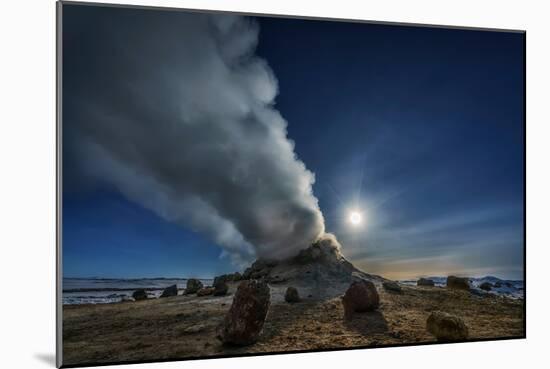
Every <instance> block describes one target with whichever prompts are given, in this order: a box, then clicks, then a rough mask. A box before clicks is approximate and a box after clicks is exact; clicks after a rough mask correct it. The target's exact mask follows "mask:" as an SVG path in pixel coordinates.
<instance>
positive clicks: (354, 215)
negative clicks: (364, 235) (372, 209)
mask: <svg viewBox="0 0 550 369" xmlns="http://www.w3.org/2000/svg"><path fill="white" fill-rule="evenodd" d="M362 220H363V217H362V216H361V213H360V212H358V211H352V212H351V213H350V214H349V221H350V223H351V224H353V225H354V226H357V225H359V224H361V221H362Z"/></svg>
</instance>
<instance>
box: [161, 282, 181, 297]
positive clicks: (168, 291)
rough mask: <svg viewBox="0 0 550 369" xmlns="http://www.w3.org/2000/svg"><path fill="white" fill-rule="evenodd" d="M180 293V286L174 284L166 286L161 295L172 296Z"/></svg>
mask: <svg viewBox="0 0 550 369" xmlns="http://www.w3.org/2000/svg"><path fill="white" fill-rule="evenodd" d="M177 295H178V286H177V285H175V284H173V285H171V286H169V287H166V288H165V289H164V291H162V295H160V297H172V296H177Z"/></svg>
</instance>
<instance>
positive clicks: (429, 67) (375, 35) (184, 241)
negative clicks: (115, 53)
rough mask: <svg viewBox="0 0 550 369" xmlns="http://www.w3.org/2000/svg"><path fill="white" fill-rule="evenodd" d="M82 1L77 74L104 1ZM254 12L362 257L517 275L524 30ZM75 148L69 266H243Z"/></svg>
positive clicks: (73, 59) (294, 115)
mask: <svg viewBox="0 0 550 369" xmlns="http://www.w3.org/2000/svg"><path fill="white" fill-rule="evenodd" d="M76 8H78V9H72V10H71V8H67V7H66V9H65V12H64V17H65V21H64V34H65V37H66V40H68V41H67V44H66V45H65V46H66V47H65V56H64V64H65V69H64V81H66V82H65V83H67V84H78V83H79V81H81V78H80V77H79V76H78V74H77V73H78V71H79V70H82V68H79V67H74V66H71V63H73V64H76V63H94V60H93V58H84V57H82V52H83V50H84V52H85V50H86V46H87V44H86V43H87V42H88V43H90V44H94V46H93V47H94V48H97V43H98V42H99V41H98V40H93V39H90V37H89V36H86V37H84V36H81V35H82V34H84V33H85V31H84V30H85V27H93V25H94V22H95V21H97V19H94V17H99V16H100V15H101V14H99V13H93V12H92V11H90V9H92V8H90V7H78V6H77V7H76ZM106 11H108V10H106ZM119 11H120V10H119ZM125 11H126V12H130V11H131V10H125ZM157 14H158V16H159V17H162V16H163V15H164V14H166V12H160V11H158V12H157ZM171 21H177V17H175V16H174V15H172V16H171ZM257 21H258V22H259V26H260V36H259V44H258V47H257V54H258V55H259V56H261V57H263V58H264V59H265V60H266V61H267V63H268V64H269V66H270V67H271V69H272V70H273V72H274V74H275V76H276V78H277V80H278V83H279V94H278V96H277V98H276V105H275V107H276V109H278V110H279V111H280V113H281V115H282V116H283V117H284V118H285V119H286V120H287V121H288V135H289V137H290V138H291V139H292V140H293V141H294V142H295V144H296V147H295V151H296V153H297V155H298V157H299V158H300V159H301V160H302V161H303V162H304V163H305V164H306V166H307V168H308V169H309V170H311V171H312V172H314V173H315V175H316V183H315V185H314V188H313V189H314V194H315V195H316V196H317V197H318V199H319V204H320V208H321V210H322V212H323V214H324V217H325V220H326V227H327V230H328V231H330V232H333V233H335V234H336V236H337V237H338V239H339V240H340V242H341V243H342V245H343V252H344V254H345V255H346V256H347V257H348V258H349V259H350V260H351V261H352V262H354V263H355V264H357V265H358V266H359V267H361V268H363V269H365V270H366V271H368V272H372V273H379V274H382V275H385V276H388V277H390V278H409V277H416V276H420V275H435V274H439V275H446V274H450V273H455V274H466V275H488V274H491V275H497V276H501V277H507V278H521V277H522V275H523V269H522V268H523V191H524V177H523V173H524V164H523V163H524V106H523V94H524V79H523V78H524V74H523V69H524V64H523V63H524V54H523V53H524V35H523V34H521V33H510V32H486V31H472V30H457V29H452V30H448V29H441V28H427V27H404V26H390V25H374V24H360V23H344V22H326V21H313V20H299V19H281V18H258V19H257ZM74 44H78V45H79V47H78V48H75V47H71V45H74ZM90 47H91V46H90ZM72 53H74V54H72ZM76 53H78V54H76ZM109 55H111V54H109V53H107V52H106V53H105V55H103V56H102V57H103V58H109V57H110V56H109ZM107 60H108V59H107ZM66 109H70V107H69V108H67V107H66ZM77 116H78V115H77ZM70 124H71V122H70V121H67V120H64V129H65V130H67V129H69V130H70V127H68V126H69V125H70ZM64 144H66V145H67V146H70V145H69V144H67V142H66V141H65V142H64ZM70 154H71V153H70V152H68V151H67V150H66V149H64V155H65V157H64V164H63V165H64V167H63V170H64V186H65V191H64V193H63V258H64V275H65V276H101V277H142V276H143V277H152V276H182V277H184V276H199V277H209V276H213V275H216V274H219V273H223V272H228V271H231V270H233V269H234V268H235V267H234V266H233V265H231V263H230V261H229V259H227V258H220V257H219V255H220V252H221V249H220V248H219V247H218V246H217V245H215V244H214V243H212V242H211V241H209V240H208V239H207V238H206V237H204V236H203V235H201V234H198V233H195V232H193V231H191V230H190V229H186V228H185V227H182V226H180V225H177V224H175V223H171V222H168V221H166V220H164V219H163V218H160V217H159V216H157V215H156V214H155V213H153V212H151V211H149V210H147V209H144V208H143V207H141V206H140V205H137V204H136V203H134V202H132V201H130V200H128V199H126V198H125V197H124V196H122V195H121V194H120V193H118V192H117V191H116V190H115V189H114V188H113V187H109V186H90V187H88V186H87V185H86V178H78V176H79V174H78V170H76V169H75V168H78V166H79V163H78V162H74V161H73V160H72V159H71V157H72V156H71V155H70ZM69 179H70V181H69ZM351 209H358V210H360V211H361V212H362V213H363V215H364V217H365V222H364V224H363V225H362V227H358V228H352V227H350V225H349V222H348V221H347V217H348V214H349V211H350V210H351Z"/></svg>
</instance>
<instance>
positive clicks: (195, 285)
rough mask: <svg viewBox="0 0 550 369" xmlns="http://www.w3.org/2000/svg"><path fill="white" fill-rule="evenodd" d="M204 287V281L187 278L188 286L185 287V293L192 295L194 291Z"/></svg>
mask: <svg viewBox="0 0 550 369" xmlns="http://www.w3.org/2000/svg"><path fill="white" fill-rule="evenodd" d="M201 288H202V282H201V281H199V280H198V279H195V278H190V279H188V280H187V286H186V288H185V292H184V293H185V294H186V295H190V294H192V293H197V291H198V290H200V289H201Z"/></svg>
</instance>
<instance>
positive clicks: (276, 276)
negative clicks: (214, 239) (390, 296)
mask: <svg viewBox="0 0 550 369" xmlns="http://www.w3.org/2000/svg"><path fill="white" fill-rule="evenodd" d="M243 278H244V279H264V280H266V281H267V282H268V283H269V284H270V285H271V288H272V292H273V293H274V297H275V298H277V297H279V298H281V296H282V294H283V293H284V291H285V289H286V288H287V287H289V286H292V287H296V288H298V289H299V290H300V291H301V292H300V294H301V295H302V296H304V297H308V298H310V299H326V298H331V297H334V296H338V295H341V294H342V293H344V292H345V290H346V289H347V288H348V287H349V284H350V283H351V281H352V280H353V279H366V280H370V281H372V282H374V283H380V282H382V281H384V278H382V277H380V276H377V275H372V274H367V273H365V272H363V271H361V270H359V269H357V268H356V267H355V266H354V265H353V264H352V263H350V262H349V261H348V260H346V258H344V256H343V255H342V254H341V252H340V244H339V243H338V241H337V240H336V237H334V235H332V234H325V235H323V236H322V237H321V238H320V239H319V240H318V241H316V242H315V243H313V244H312V245H311V246H310V247H308V248H307V249H303V250H301V251H300V252H299V253H298V255H296V256H294V257H291V258H288V259H284V260H267V259H258V260H256V261H255V262H254V263H253V264H252V265H251V266H250V267H249V268H247V269H246V270H245V271H244V273H243Z"/></svg>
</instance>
